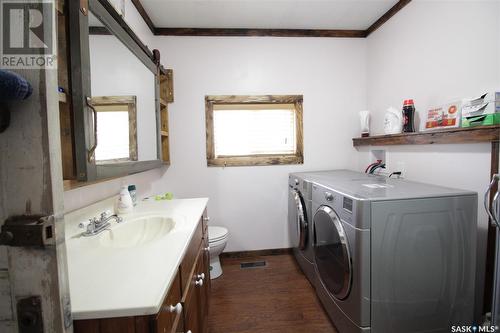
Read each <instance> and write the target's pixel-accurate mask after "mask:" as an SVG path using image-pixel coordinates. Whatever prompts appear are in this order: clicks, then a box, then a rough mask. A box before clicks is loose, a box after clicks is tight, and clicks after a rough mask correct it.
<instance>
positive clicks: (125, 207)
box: [117, 186, 134, 214]
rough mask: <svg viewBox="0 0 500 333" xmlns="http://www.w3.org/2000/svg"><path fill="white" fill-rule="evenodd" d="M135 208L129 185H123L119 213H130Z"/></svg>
mask: <svg viewBox="0 0 500 333" xmlns="http://www.w3.org/2000/svg"><path fill="white" fill-rule="evenodd" d="M133 209H134V203H133V202H132V197H131V196H130V192H129V191H128V187H127V186H122V189H121V191H120V197H119V198H118V204H117V210H118V214H128V213H131V212H132V210H133Z"/></svg>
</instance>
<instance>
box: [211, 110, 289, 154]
mask: <svg viewBox="0 0 500 333" xmlns="http://www.w3.org/2000/svg"><path fill="white" fill-rule="evenodd" d="M213 122H214V150H215V156H216V157H218V156H244V155H271V154H295V152H296V135H295V132H296V130H295V128H296V123H295V108H294V105H293V104H241V105H214V113H213Z"/></svg>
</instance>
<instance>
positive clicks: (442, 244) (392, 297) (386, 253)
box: [312, 170, 478, 333]
mask: <svg viewBox="0 0 500 333" xmlns="http://www.w3.org/2000/svg"><path fill="white" fill-rule="evenodd" d="M334 174H335V172H334V171H333V172H332V171H331V172H329V176H328V177H320V178H316V180H315V181H313V185H312V211H313V213H312V224H313V237H312V238H313V239H312V242H313V254H314V258H313V262H314V263H315V265H314V267H315V272H316V278H317V283H316V292H317V294H318V297H319V298H320V300H321V302H322V303H323V305H324V307H325V309H326V311H327V313H328V315H329V316H330V318H331V319H332V322H333V323H334V324H335V326H337V328H338V330H339V332H340V333H352V332H376V333H390V332H397V333H400V332H449V331H450V327H451V326H452V325H471V324H472V323H473V319H474V318H473V313H474V312H473V311H474V301H475V299H474V295H475V292H476V290H475V288H476V286H475V271H476V246H477V244H476V237H477V233H478V228H477V194H476V193H474V192H469V191H462V190H455V189H450V188H445V187H439V186H434V185H428V184H421V183H415V182H410V181H406V180H400V179H388V178H386V177H379V176H367V175H365V174H361V173H356V172H350V171H349V172H346V171H345V170H343V171H341V172H339V174H337V177H336V176H335V175H334ZM339 175H340V176H339Z"/></svg>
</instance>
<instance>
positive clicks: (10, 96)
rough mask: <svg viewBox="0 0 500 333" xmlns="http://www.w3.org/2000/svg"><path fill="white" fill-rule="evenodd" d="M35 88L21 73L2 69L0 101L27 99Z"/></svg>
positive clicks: (0, 74) (0, 73) (0, 70)
mask: <svg viewBox="0 0 500 333" xmlns="http://www.w3.org/2000/svg"><path fill="white" fill-rule="evenodd" d="M32 92H33V88H32V87H31V84H30V83H29V82H28V81H27V80H26V79H25V78H23V77H22V76H21V75H19V74H16V73H14V72H9V71H6V70H3V69H0V102H3V101H13V100H21V99H26V98H28V97H30V96H31V93H32Z"/></svg>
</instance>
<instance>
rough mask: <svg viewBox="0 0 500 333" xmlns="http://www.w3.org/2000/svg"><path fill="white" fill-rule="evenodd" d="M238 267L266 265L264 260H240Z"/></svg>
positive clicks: (246, 267)
mask: <svg viewBox="0 0 500 333" xmlns="http://www.w3.org/2000/svg"><path fill="white" fill-rule="evenodd" d="M240 267H241V269H248V268H260V267H266V262H265V261H264V260H263V261H252V262H242V263H241V264H240Z"/></svg>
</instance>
